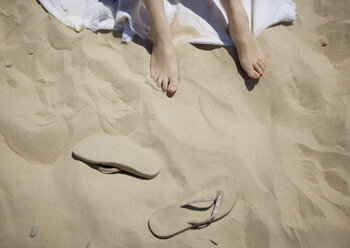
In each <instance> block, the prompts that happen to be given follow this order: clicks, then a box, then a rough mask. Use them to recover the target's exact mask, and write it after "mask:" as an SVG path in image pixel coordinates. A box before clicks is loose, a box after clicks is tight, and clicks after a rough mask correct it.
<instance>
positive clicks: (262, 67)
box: [258, 61, 265, 72]
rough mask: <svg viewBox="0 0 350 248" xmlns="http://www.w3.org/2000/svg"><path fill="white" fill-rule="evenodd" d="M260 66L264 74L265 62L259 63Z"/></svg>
mask: <svg viewBox="0 0 350 248" xmlns="http://www.w3.org/2000/svg"><path fill="white" fill-rule="evenodd" d="M258 65H259V66H260V68H261V70H263V72H265V65H264V63H263V62H261V61H258Z"/></svg>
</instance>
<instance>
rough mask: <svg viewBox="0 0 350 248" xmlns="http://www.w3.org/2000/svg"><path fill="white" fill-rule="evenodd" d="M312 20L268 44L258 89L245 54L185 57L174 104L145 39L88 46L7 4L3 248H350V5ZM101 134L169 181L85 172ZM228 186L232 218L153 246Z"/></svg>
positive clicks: (2, 33) (227, 51) (13, 1)
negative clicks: (157, 228) (150, 162)
mask: <svg viewBox="0 0 350 248" xmlns="http://www.w3.org/2000/svg"><path fill="white" fill-rule="evenodd" d="M297 8H298V10H297V11H298V19H297V20H296V21H295V22H294V24H293V25H288V26H284V25H278V26H275V27H272V28H269V29H268V30H266V31H264V32H263V34H262V35H260V36H259V38H258V39H259V42H260V43H261V44H262V49H263V50H264V52H265V53H266V56H267V58H268V60H269V67H268V69H267V71H266V73H265V75H264V76H263V77H262V78H261V79H260V81H259V82H258V83H257V82H254V81H250V80H247V79H245V78H244V77H242V76H241V75H240V73H239V71H238V69H237V67H236V63H235V61H234V59H235V60H236V55H235V52H234V49H233V48H223V47H206V46H200V47H198V46H196V47H195V46H192V45H190V44H177V57H178V62H179V66H180V75H181V82H182V84H181V86H180V89H179V91H178V93H177V94H175V96H174V97H172V98H168V97H166V95H165V94H164V93H162V92H161V91H160V90H158V88H157V87H156V86H155V84H154V83H153V81H152V80H151V79H150V78H149V53H148V51H147V49H149V48H150V46H149V44H148V43H146V42H144V41H143V40H141V39H136V40H135V42H131V43H130V44H129V45H127V46H126V45H122V44H121V42H120V41H121V39H120V34H118V33H112V32H99V33H93V32H91V31H89V30H83V31H82V32H80V33H76V32H75V31H73V30H72V29H70V28H67V27H65V26H64V25H62V24H61V23H59V22H58V21H56V20H55V19H54V18H53V17H52V16H50V15H49V14H48V13H46V12H45V11H44V9H43V8H42V7H41V6H40V5H39V4H38V3H37V2H36V1H34V0H1V1H0V61H1V62H0V133H1V135H0V247H1V248H17V247H21V248H23V247H25V248H27V247H33V248H34V247H35V248H41V247H50V248H56V247H57V248H61V247H72V248H77V247H83V248H84V247H89V248H108V247H111V248H112V247H113V248H115V247H117V248H119V247H120V248H133V247H135V248H141V247H145V248H164V247H169V248H172V247H181V248H183V247H184V248H187V247H191V248H192V247H193V248H194V247H196V248H197V247H200V248H202V247H204V248H205V247H225V248H231V247H237V248H245V247H246V248H253V247H254V248H267V247H274V248H282V247H293V248H296V247H310V248H311V247H317V248H323V247H324V248H337V247H339V248H340V247H341V248H348V247H350V174H349V173H350V172H349V171H350V169H349V166H350V114H349V113H350V88H349V85H350V83H349V78H350V70H349V66H350V45H349V44H350V38H349V34H350V16H349V13H350V4H349V1H348V0H334V1H327V0H311V1H301V0H298V1H297ZM177 32H180V33H181V30H177ZM184 32H189V31H188V29H186V28H184ZM232 56H233V58H234V59H232ZM101 133H105V134H109V135H113V136H116V138H118V136H128V137H129V138H131V139H133V140H134V142H135V143H137V144H139V145H140V149H152V150H153V151H155V153H156V154H157V156H159V157H160V158H161V161H162V163H161V164H160V165H159V166H160V167H161V172H160V173H159V175H158V176H157V177H156V178H154V179H152V180H143V179H140V178H137V177H132V176H130V175H126V174H113V175H105V174H102V173H100V172H99V171H97V170H95V169H93V168H91V167H89V166H87V165H86V164H84V163H82V162H80V161H77V160H74V159H73V158H72V148H73V146H74V144H75V143H76V142H78V141H79V140H81V139H83V138H84V137H87V136H89V135H92V134H101ZM130 156H135V154H130ZM226 178H231V179H232V180H233V181H234V184H235V187H237V191H238V192H239V194H240V198H239V199H238V201H237V204H236V206H235V207H234V209H233V211H232V212H231V213H230V214H229V215H228V216H226V217H225V218H224V219H222V220H220V221H218V222H216V223H214V224H212V225H210V226H208V227H207V228H204V229H201V230H191V231H187V232H184V233H182V234H180V235H177V236H175V237H173V238H170V239H167V240H160V239H157V238H155V237H154V236H153V235H152V234H151V232H150V231H149V229H148V225H147V221H148V218H149V216H150V215H151V214H152V213H153V212H154V211H156V210H158V209H161V208H163V207H166V206H168V205H171V204H174V203H176V202H178V201H182V200H185V199H188V198H189V197H190V196H191V195H193V194H195V193H196V192H199V191H201V190H202V189H204V188H205V187H206V185H210V184H213V183H215V182H217V181H224V180H225V179H226ZM33 227H34V228H33ZM32 229H33V231H32ZM31 232H32V236H35V237H30V234H31ZM211 240H212V241H213V242H212V241H211ZM214 243H216V244H217V245H215V244H214Z"/></svg>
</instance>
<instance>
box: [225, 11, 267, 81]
mask: <svg viewBox="0 0 350 248" xmlns="http://www.w3.org/2000/svg"><path fill="white" fill-rule="evenodd" d="M243 11H244V10H242V11H237V12H235V13H234V14H233V15H232V17H231V20H230V21H229V25H228V33H229V35H230V37H231V39H232V40H233V42H234V43H235V46H236V49H237V53H238V59H239V62H240V64H241V66H242V68H243V70H245V72H246V73H247V75H248V76H249V77H250V78H252V79H257V78H259V77H261V76H262V75H263V73H264V71H265V68H266V66H267V61H266V59H265V56H264V54H263V52H262V51H261V49H260V46H259V43H258V42H257V40H256V39H255V37H254V35H253V33H252V32H251V30H250V28H249V22H248V18H247V16H246V14H245V12H243Z"/></svg>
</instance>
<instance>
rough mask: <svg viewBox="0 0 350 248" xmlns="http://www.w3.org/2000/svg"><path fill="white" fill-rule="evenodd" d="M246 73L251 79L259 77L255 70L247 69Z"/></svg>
mask: <svg viewBox="0 0 350 248" xmlns="http://www.w3.org/2000/svg"><path fill="white" fill-rule="evenodd" d="M247 74H248V76H249V77H250V78H252V79H258V78H259V77H260V74H259V73H258V72H257V71H255V70H253V69H251V70H249V71H248V72H247Z"/></svg>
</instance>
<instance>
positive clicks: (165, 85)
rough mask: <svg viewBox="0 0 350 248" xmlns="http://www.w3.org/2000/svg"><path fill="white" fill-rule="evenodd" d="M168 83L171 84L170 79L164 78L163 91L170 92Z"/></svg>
mask: <svg viewBox="0 0 350 248" xmlns="http://www.w3.org/2000/svg"><path fill="white" fill-rule="evenodd" d="M168 83H169V79H168V78H167V77H166V78H164V79H163V81H162V88H163V91H167V90H168Z"/></svg>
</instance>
